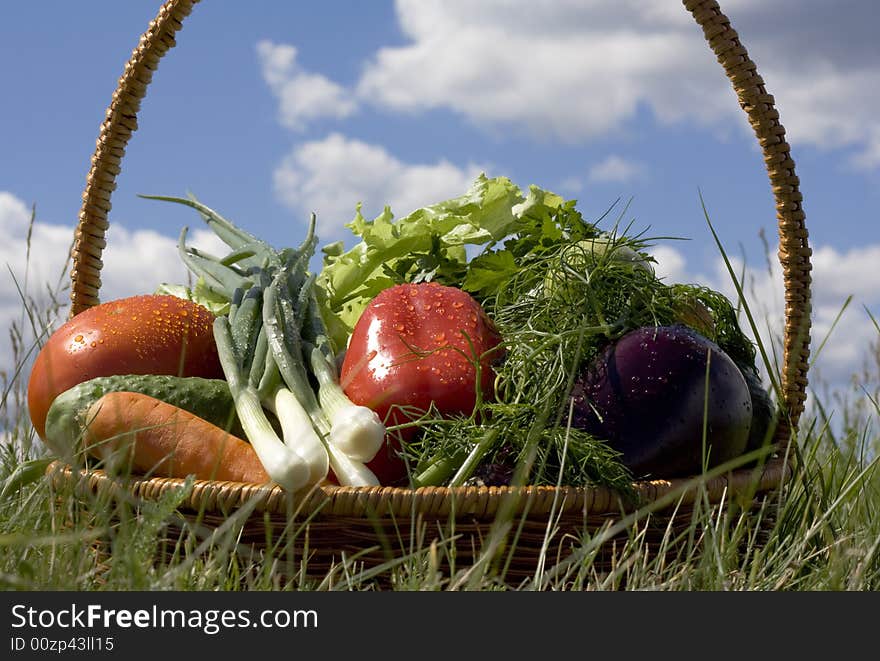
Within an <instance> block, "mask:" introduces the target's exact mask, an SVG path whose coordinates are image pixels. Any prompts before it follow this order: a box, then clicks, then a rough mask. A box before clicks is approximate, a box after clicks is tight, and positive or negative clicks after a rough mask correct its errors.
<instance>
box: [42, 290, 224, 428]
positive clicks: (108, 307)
mask: <svg viewBox="0 0 880 661" xmlns="http://www.w3.org/2000/svg"><path fill="white" fill-rule="evenodd" d="M213 323H214V315H213V314H211V312H209V311H208V310H207V309H206V308H204V307H202V306H201V305H198V304H196V303H193V302H191V301H186V300H184V299H181V298H177V297H176V296H166V295H153V294H145V295H142V296H132V297H129V298H122V299H119V300H116V301H109V302H107V303H101V304H100V305H96V306H94V307H91V308H89V309H88V310H84V311H83V312H81V313H79V314H78V315H76V316H75V317H73V318H72V319H69V320H68V321H67V322H66V323H65V324H64V325H63V326H61V327H60V328H59V329H58V330H56V331H55V332H54V333H53V334H52V335H51V336H50V337H49V340H48V341H47V342H46V344H45V345H44V346H43V348H42V349H41V350H40V353H39V354H37V358H36V360H35V361H34V366H33V368H32V369H31V375H30V380H29V382H28V410H29V412H30V416H31V422H32V423H33V425H34V429H36V430H37V433H38V434H39V435H40V437H43V436H44V433H45V423H46V414H47V413H48V411H49V406H50V405H51V404H52V400H54V399H55V397H57V396H58V395H60V394H61V393H62V392H64V391H65V390H67V389H69V388H72V387H73V386H75V385H76V384H78V383H82V382H83V381H87V380H89V379H92V378H94V377H98V376H112V375H114V374H174V375H178V376H201V377H205V378H217V379H219V378H223V369H222V367H221V366H220V359H219V358H218V356H217V347H216V345H215V344H214V331H213Z"/></svg>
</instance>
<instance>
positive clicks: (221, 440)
mask: <svg viewBox="0 0 880 661" xmlns="http://www.w3.org/2000/svg"><path fill="white" fill-rule="evenodd" d="M84 417H85V419H86V421H87V423H86V425H85V432H84V438H83V442H84V445H85V448H86V449H87V451H88V452H89V453H90V454H92V455H94V456H97V457H100V458H101V459H103V460H104V465H105V467H106V468H108V469H109V470H111V471H114V472H115V471H116V470H119V469H122V470H124V471H125V472H135V473H139V474H142V475H160V476H162V477H186V476H188V475H193V476H194V477H195V478H196V479H200V480H229V481H233V482H253V483H257V484H262V483H266V482H269V475H268V474H267V472H266V469H265V468H264V467H263V462H262V461H261V460H260V458H259V457H258V456H257V453H256V452H255V451H254V448H253V447H252V446H251V444H249V443H248V442H247V441H245V440H242V439H240V438H238V437H237V436H233V435H232V434H230V433H229V432H228V431H226V430H225V429H221V428H220V427H217V426H216V425H213V424H211V423H210V422H208V421H206V420H205V419H203V418H201V417H199V416H197V415H194V414H193V413H190V412H189V411H186V410H184V409H181V408H179V407H177V406H174V405H173V404H169V403H168V402H164V401H162V400H160V399H156V398H155V397H151V396H149V395H145V394H143V393H137V392H109V393H107V394H106V395H103V396H102V397H100V398H99V399H98V400H96V401H95V402H93V403H92V404H91V406H89V408H88V409H87V410H86V412H85V414H84Z"/></svg>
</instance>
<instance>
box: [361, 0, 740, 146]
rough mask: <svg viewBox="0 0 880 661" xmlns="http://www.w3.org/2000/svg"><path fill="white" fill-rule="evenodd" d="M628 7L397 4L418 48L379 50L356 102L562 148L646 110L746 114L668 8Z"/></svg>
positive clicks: (678, 114)
mask: <svg viewBox="0 0 880 661" xmlns="http://www.w3.org/2000/svg"><path fill="white" fill-rule="evenodd" d="M630 4H632V5H633V8H632V10H631V11H624V10H622V8H621V5H620V3H619V2H612V1H611V0H607V1H594V2H590V3H576V2H534V3H529V4H528V5H520V6H518V9H517V11H511V5H510V3H509V2H505V1H504V0H495V1H490V2H481V3H479V7H477V6H475V5H474V3H466V2H463V1H459V2H439V1H429V2H424V1H420V2H412V1H402V2H399V3H398V4H397V12H398V19H399V21H400V23H401V27H402V29H403V31H404V33H405V34H406V36H407V37H409V39H410V40H411V41H410V43H408V44H406V45H404V46H399V47H388V48H383V49H381V50H379V51H378V52H377V53H376V56H375V57H374V58H373V60H372V61H371V62H369V64H368V66H367V67H366V69H365V71H364V75H363V77H362V79H361V81H360V83H359V89H358V91H359V95H360V96H361V97H362V98H363V99H365V100H367V99H369V100H370V101H372V102H377V103H379V104H382V105H384V106H387V107H390V108H393V109H396V110H403V111H416V110H424V109H429V108H436V107H448V108H452V109H454V110H456V111H457V112H460V113H462V114H463V115H465V116H466V117H469V118H470V119H471V120H473V121H475V122H477V123H493V124H494V123H505V124H514V125H519V126H523V127H525V128H526V129H527V130H529V131H530V132H532V133H534V134H539V135H542V134H543V135H550V136H551V137H554V138H556V139H561V140H564V141H574V140H580V139H583V138H592V137H595V136H598V135H603V134H606V133H608V132H611V131H616V130H619V129H620V128H621V127H622V125H623V124H624V122H625V121H626V120H627V119H631V118H632V117H633V116H634V115H635V113H636V111H637V109H638V107H639V106H640V105H641V104H647V105H648V106H650V107H651V108H652V109H653V110H654V112H655V113H656V115H657V116H658V117H660V118H661V119H662V120H664V121H673V120H677V119H681V118H683V117H689V118H696V119H698V120H700V121H703V122H713V121H717V120H718V119H719V118H720V117H729V116H731V115H733V114H735V113H736V112H739V110H738V108H737V104H736V101H735V99H734V98H733V93H732V91H730V90H729V89H728V88H729V86H727V87H725V85H726V83H725V81H724V78H723V76H719V75H718V73H719V72H718V71H717V70H716V69H717V66H718V65H717V63H715V61H714V57H713V56H712V54H711V53H710V52H709V51H708V49H707V48H706V46H705V45H704V44H703V43H701V40H700V39H699V38H698V35H699V33H698V32H697V31H696V30H695V29H694V26H691V25H687V24H686V23H685V22H684V21H682V20H681V19H678V18H672V16H673V14H672V13H671V12H668V11H667V9H666V8H664V6H663V5H664V4H668V3H654V4H651V5H649V6H650V7H651V8H652V9H651V12H650V15H649V16H648V17H647V18H650V17H652V16H654V15H657V16H660V17H661V18H662V17H666V19H665V20H660V21H651V20H647V19H646V17H645V15H644V14H643V13H641V12H640V11H639V10H638V9H636V7H635V4H638V5H639V6H641V5H642V4H644V3H630ZM677 10H678V12H679V13H681V14H685V12H683V11H682V10H681V8H680V7H677ZM667 14H668V16H667ZM634 17H635V18H636V19H637V20H635V21H633V18H634ZM684 18H685V19H686V18H687V16H686V15H685V16H684Z"/></svg>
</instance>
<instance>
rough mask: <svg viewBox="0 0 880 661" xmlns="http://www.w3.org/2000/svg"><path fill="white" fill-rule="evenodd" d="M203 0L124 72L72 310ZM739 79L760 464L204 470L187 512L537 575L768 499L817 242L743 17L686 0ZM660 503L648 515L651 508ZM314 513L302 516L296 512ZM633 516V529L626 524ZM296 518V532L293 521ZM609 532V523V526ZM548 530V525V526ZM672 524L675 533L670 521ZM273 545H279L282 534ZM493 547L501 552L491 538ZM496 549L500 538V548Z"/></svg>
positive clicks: (315, 562)
mask: <svg viewBox="0 0 880 661" xmlns="http://www.w3.org/2000/svg"><path fill="white" fill-rule="evenodd" d="M194 4H195V2H194V1H193V0H168V2H166V3H165V4H164V5H163V6H162V7H161V9H160V11H159V13H158V15H157V17H156V18H155V20H154V21H153V22H151V23H150V25H149V28H148V30H147V31H146V32H145V33H144V34H143V36H142V37H141V39H140V41H139V43H138V45H137V47H136V48H135V50H134V52H133V54H132V57H131V59H130V60H129V61H128V63H127V64H126V66H125V71H124V73H123V75H122V77H121V78H120V80H119V83H118V87H117V89H116V91H115V93H114V94H113V98H112V101H111V103H110V106H109V108H108V110H107V113H106V119H105V121H104V123H103V124H102V126H101V131H100V135H99V137H98V140H97V147H96V150H95V153H94V155H93V157H92V166H91V169H90V171H89V173H88V177H87V182H86V188H85V192H84V194H83V204H82V209H81V211H80V215H79V225H78V227H77V229H76V235H75V243H74V247H73V253H72V258H73V267H72V271H71V279H72V293H71V300H72V306H71V310H70V315H71V316H73V315H75V314H77V313H79V312H81V311H83V310H85V309H87V308H88V307H90V306H93V305H96V304H97V303H98V302H99V297H98V296H99V290H100V287H101V279H100V274H101V267H102V262H101V253H102V250H103V248H104V246H105V239H104V235H105V231H106V229H107V227H108V221H107V214H108V212H109V211H110V206H111V205H110V197H111V193H112V191H113V190H114V188H115V183H114V181H115V178H116V175H117V174H118V173H119V171H120V167H121V162H122V158H123V156H124V154H125V149H126V145H127V143H128V140H129V138H130V137H131V135H132V133H133V132H134V130H135V129H136V128H137V113H138V110H139V108H140V103H141V100H142V99H143V98H144V96H145V94H146V91H147V86H148V84H149V83H150V80H151V78H152V75H153V72H154V71H155V70H156V68H157V66H158V64H159V60H160V59H161V57H162V56H163V55H165V53H166V52H167V51H168V50H169V49H170V48H171V47H173V46H174V45H175V41H174V38H175V34H176V32H177V31H178V30H179V29H180V28H181V26H182V21H183V20H184V18H185V17H186V16H187V15H188V14H189V13H190V11H191V9H192V8H193V5H194ZM684 5H685V8H686V9H687V10H689V11H690V12H691V13H692V15H693V17H694V18H695V20H696V21H697V23H698V24H699V25H700V26H701V27H702V29H703V32H704V35H705V38H706V40H707V42H708V44H709V46H710V47H711V49H712V50H713V51H714V53H715V54H716V56H717V58H718V61H719V62H720V64H721V65H722V67H723V68H724V71H725V73H726V74H727V77H728V78H729V79H730V81H731V83H732V85H733V87H734V89H735V91H736V94H737V96H738V99H739V103H740V105H741V107H742V109H743V111H744V112H745V113H746V114H747V115H748V118H749V121H750V122H751V125H752V127H753V128H754V131H755V135H756V137H757V139H758V142H759V144H760V146H761V149H762V150H763V154H764V160H765V164H766V168H767V172H768V175H769V178H770V184H771V187H772V191H773V195H774V197H775V202H776V210H777V217H778V229H779V239H780V250H779V259H780V262H781V264H782V270H783V278H784V287H785V301H786V305H785V320H784V321H785V324H784V337H783V342H784V345H783V367H782V375H781V393H780V397H779V400H780V407H779V408H780V416H779V422H778V424H777V427H776V430H775V436H774V439H773V440H774V445H775V448H776V452H775V453H774V454H773V455H772V456H771V457H770V458H769V459H768V460H766V461H764V462H761V463H760V465H759V466H757V467H754V466H753V467H749V468H741V469H738V470H735V471H732V472H728V473H726V474H719V475H714V476H698V477H696V478H695V479H692V480H674V481H651V482H647V481H645V482H638V483H636V484H635V489H636V492H637V494H638V495H639V497H640V498H639V502H638V503H631V502H623V501H622V500H621V499H620V498H619V497H618V495H617V494H615V493H613V492H611V491H609V490H608V489H605V488H573V487H560V488H552V487H534V486H527V487H522V488H501V487H460V488H437V487H431V488H421V489H417V490H410V489H405V488H396V487H370V488H352V487H330V486H328V487H321V488H317V489H316V490H313V491H312V492H310V493H309V494H308V495H306V496H300V497H292V496H291V495H290V494H287V493H285V492H284V491H283V490H282V489H280V488H279V487H270V486H259V485H254V484H242V483H232V482H214V481H197V482H196V483H195V485H194V487H193V488H192V490H191V491H190V492H189V494H188V496H187V497H186V499H185V502H183V503H182V505H181V506H180V508H179V511H180V512H181V513H182V514H183V515H184V517H185V518H193V519H197V521H198V522H199V524H206V525H208V526H209V527H210V526H218V525H220V524H222V522H224V521H227V520H228V519H229V517H232V516H238V517H239V518H240V519H241V531H240V532H241V536H240V539H239V541H240V542H241V543H242V544H247V545H250V546H252V547H253V548H256V549H257V550H260V549H264V548H265V546H266V545H267V543H268V542H267V540H268V539H272V540H273V543H277V541H278V540H279V539H282V538H283V537H284V536H285V535H288V536H289V537H290V538H291V540H292V541H291V542H290V543H289V544H288V545H287V547H286V551H287V553H288V556H289V554H290V553H291V551H292V552H293V553H300V554H302V557H305V558H306V560H307V563H308V567H309V568H310V570H311V571H315V572H318V573H320V572H322V571H326V570H327V569H328V568H329V567H330V566H331V565H333V564H334V563H339V562H341V561H343V560H344V559H346V558H352V557H356V558H357V560H358V562H361V563H363V566H368V567H375V566H377V565H378V570H379V571H383V568H385V569H388V568H389V567H391V566H392V565H393V564H394V559H395V558H400V557H401V556H402V555H404V554H407V553H409V552H410V551H412V550H413V549H416V548H419V549H427V557H428V559H429V560H431V559H432V558H434V559H435V560H436V556H437V555H438V554H439V555H440V556H442V558H444V559H445V561H446V562H447V564H448V563H449V562H452V561H454V563H455V565H454V567H455V568H458V567H466V566H470V565H471V564H472V563H473V562H474V561H475V560H476V559H478V558H480V559H484V558H494V559H496V560H497V559H500V561H501V562H502V563H503V566H504V567H505V568H506V574H505V576H506V577H507V579H508V580H510V579H514V580H517V579H518V578H520V577H526V576H530V575H533V574H534V572H535V571H536V570H537V569H539V567H545V566H550V565H552V564H553V563H555V562H556V561H557V560H558V559H560V558H563V557H566V558H571V557H577V556H576V555H575V556H571V555H570V551H571V550H572V548H582V547H580V546H579V545H580V544H581V543H582V542H583V541H584V540H585V539H593V540H595V539H597V538H599V537H601V539H602V540H604V541H603V543H602V544H600V545H599V546H598V547H597V548H598V549H599V552H598V554H596V555H594V556H592V557H591V562H592V563H593V566H594V567H598V568H599V569H600V570H601V569H602V568H603V567H610V566H613V563H614V560H615V558H614V545H615V544H619V543H624V541H623V538H622V537H620V535H622V534H629V533H631V528H632V526H634V525H635V526H639V527H640V531H641V534H642V535H643V538H644V541H645V543H646V544H647V545H648V548H651V547H652V546H651V545H652V544H653V545H657V546H658V547H659V545H660V544H665V542H663V540H668V539H669V538H670V531H674V530H676V529H677V528H678V527H683V528H686V527H687V526H688V525H689V513H690V512H692V511H693V509H694V508H695V507H696V506H697V505H700V506H702V505H703V504H706V503H708V504H710V505H712V506H716V507H717V506H720V504H722V503H727V502H737V503H738V504H739V505H740V506H744V507H745V508H746V509H749V508H753V509H754V508H759V507H761V506H762V503H764V504H766V503H767V502H768V501H769V500H771V499H770V498H768V496H770V495H773V496H774V498H773V500H775V495H776V494H777V493H779V492H780V490H781V487H783V486H784V485H785V483H786V482H787V480H788V478H789V476H790V475H791V472H792V468H793V464H792V460H791V459H790V456H791V453H789V452H788V449H789V443H790V439H791V437H792V430H795V429H796V428H797V422H798V418H799V416H800V414H801V413H802V411H803V406H804V400H805V393H806V384H807V359H808V355H809V341H810V336H809V324H810V249H809V246H808V242H807V231H806V228H805V225H804V213H803V211H802V208H801V199H802V198H801V194H800V192H799V189H798V183H799V182H798V178H797V176H796V175H795V172H794V162H793V161H792V159H791V156H790V153H789V145H788V144H787V142H786V141H785V130H784V129H783V127H782V125H781V124H780V122H779V115H778V112H777V111H776V109H775V108H774V100H773V97H772V96H771V95H770V94H768V93H767V91H766V89H765V87H764V83H763V81H762V79H761V77H760V76H759V75H758V73H757V71H756V67H755V64H754V63H753V62H752V61H751V60H750V59H749V56H748V54H747V52H746V49H745V48H744V47H743V45H742V44H741V43H740V41H739V38H738V36H737V33H736V31H735V30H734V29H733V28H732V27H731V26H730V22H729V20H728V19H727V18H726V17H725V16H724V14H722V13H721V11H720V9H719V6H718V4H717V3H716V2H715V1H714V0H684ZM50 470H51V473H52V475H53V479H54V481H55V483H56V485H59V486H60V485H68V486H69V485H71V484H74V485H76V486H77V488H80V489H85V490H86V491H89V492H101V491H105V492H106V491H108V490H109V491H114V492H115V493H117V494H123V495H124V497H126V498H129V499H135V500H137V499H146V500H156V499H157V498H159V496H161V495H163V494H165V493H166V492H168V491H169V490H173V489H177V488H180V487H181V486H182V485H183V481H182V480H178V479H167V478H158V477H156V478H150V479H147V478H138V477H137V476H133V477H131V478H129V479H127V480H125V481H117V480H114V479H111V478H110V477H109V476H108V475H107V474H105V473H103V472H102V471H100V470H83V469H74V468H72V467H70V466H64V465H61V464H60V463H57V462H56V464H54V465H53V466H52V467H51V469H50ZM644 512H650V515H645V516H642V513H644ZM298 522H299V523H303V522H304V523H305V524H306V525H299V523H298ZM628 529H629V530H628ZM294 530H295V531H296V535H293V534H292V533H291V531H294ZM600 532H601V535H599V533H600ZM548 533H549V534H548ZM673 537H674V535H673ZM273 548H274V547H273ZM487 549H489V550H490V551H492V552H486V550H487ZM494 551H500V552H494Z"/></svg>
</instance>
